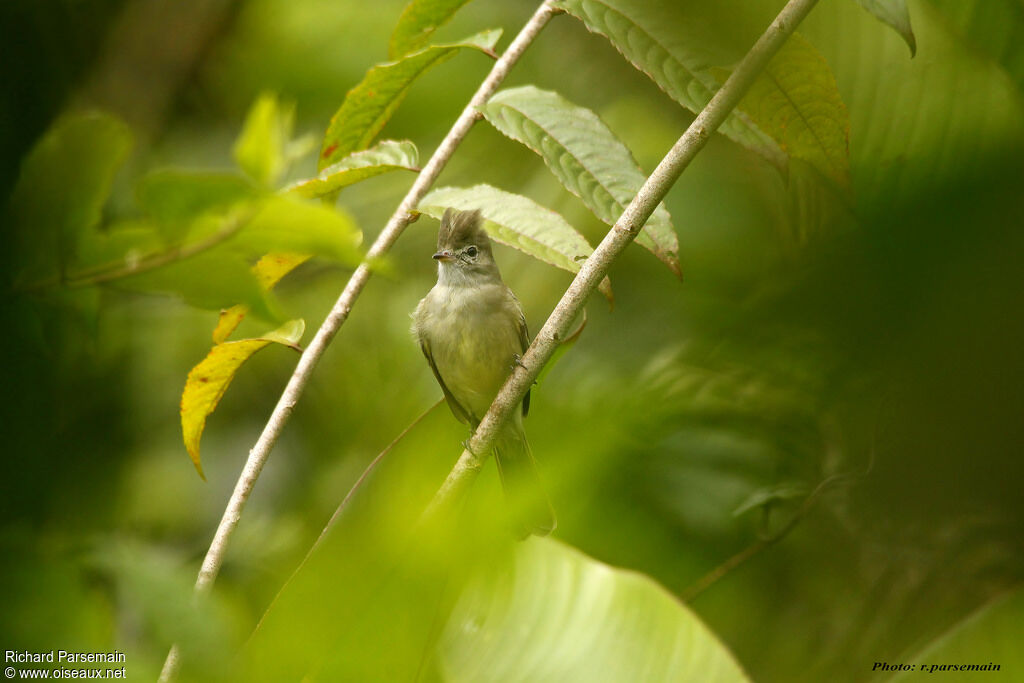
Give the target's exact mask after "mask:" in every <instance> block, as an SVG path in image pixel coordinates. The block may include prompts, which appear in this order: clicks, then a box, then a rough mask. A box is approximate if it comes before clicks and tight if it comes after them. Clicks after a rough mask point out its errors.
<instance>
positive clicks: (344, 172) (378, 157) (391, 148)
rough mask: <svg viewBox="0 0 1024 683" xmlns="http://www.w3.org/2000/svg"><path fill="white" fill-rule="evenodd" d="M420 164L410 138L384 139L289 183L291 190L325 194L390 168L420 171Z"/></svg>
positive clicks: (301, 193) (305, 194)
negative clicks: (309, 176) (306, 178)
mask: <svg viewBox="0 0 1024 683" xmlns="http://www.w3.org/2000/svg"><path fill="white" fill-rule="evenodd" d="M418 164H419V152H418V150H417V149H416V145H414V144H413V143H411V142H409V141H408V140H403V141H401V142H396V141H394V140H384V141H382V142H379V143H377V144H376V145H374V146H373V147H371V148H370V149H366V150H362V151H360V152H352V153H351V154H349V155H348V156H347V157H345V158H344V159H342V160H341V161H339V162H337V163H334V164H331V165H330V166H328V167H327V168H325V169H324V170H322V171H320V173H319V174H317V176H316V177H315V178H310V179H308V180H300V181H298V182H296V183H294V184H292V185H290V186H289V187H288V191H289V192H292V193H293V194H295V195H298V196H299V197H307V198H310V199H312V198H316V197H323V196H325V195H328V194H330V193H332V192H336V191H338V190H340V189H341V188H343V187H348V186H349V185H353V184H355V183H358V182H360V181H363V180H366V179H367V178H372V177H373V176H377V175H380V174H382V173H388V172H389V171H399V170H405V171H418V170H419V168H418Z"/></svg>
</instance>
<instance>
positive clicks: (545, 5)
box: [159, 0, 555, 683]
mask: <svg viewBox="0 0 1024 683" xmlns="http://www.w3.org/2000/svg"><path fill="white" fill-rule="evenodd" d="M552 3H553V0H544V2H542V3H541V4H540V6H539V7H538V8H537V10H536V11H535V12H534V13H533V16H531V17H530V19H529V20H528V21H527V23H526V25H524V26H523V28H522V30H521V31H520V32H519V35H517V36H516V37H515V38H514V39H513V40H512V43H511V44H510V45H509V46H508V49H507V50H505V52H504V54H502V56H501V58H500V59H498V61H497V62H495V63H494V66H493V67H491V71H490V73H488V74H487V77H486V78H485V79H484V81H483V82H482V83H481V84H480V87H479V88H478V89H477V91H476V93H475V94H474V95H473V97H472V98H471V99H470V101H469V104H467V105H466V107H465V108H464V109H463V110H462V113H461V114H460V115H459V117H458V119H456V121H455V123H454V124H453V125H452V127H451V130H449V131H448V134H447V135H446V136H445V138H444V140H442V141H441V144H440V145H438V147H437V149H436V150H435V151H434V154H433V156H431V157H430V160H429V161H428V162H427V164H426V165H425V166H424V167H423V171H422V172H420V174H419V175H418V176H417V178H416V181H415V182H414V183H413V185H412V187H411V188H410V189H409V192H408V193H407V194H406V195H405V198H404V199H403V200H402V202H401V203H400V204H399V205H398V208H397V209H396V210H395V212H394V213H393V214H392V215H391V218H390V220H388V222H387V225H385V226H384V229H383V230H382V231H381V233H380V235H378V237H377V239H376V240H375V241H374V243H373V245H372V246H371V247H370V249H369V251H368V252H367V254H366V258H365V259H364V260H363V263H362V264H360V265H359V267H358V268H356V270H355V272H354V273H353V274H352V276H351V277H350V278H349V281H348V284H347V285H345V289H344V290H343V291H342V292H341V295H340V296H339V297H338V300H337V301H336V302H335V304H334V307H333V308H332V309H331V312H330V313H329V314H328V315H327V318H326V319H325V320H324V322H323V324H322V325H321V326H320V328H319V329H318V330H317V332H316V335H314V337H313V339H312V341H310V343H309V346H307V347H306V350H305V351H304V352H303V354H302V356H301V357H300V358H299V363H298V365H297V366H296V368H295V371H294V372H293V373H292V376H291V378H290V379H289V380H288V384H287V386H286V387H285V389H284V391H283V392H282V394H281V398H280V399H279V400H278V402H277V405H276V406H275V407H274V411H273V413H271V415H270V418H269V419H268V420H267V424H266V426H264V428H263V432H262V433H261V434H260V437H259V439H258V440H257V441H256V444H255V445H254V446H253V448H252V450H250V451H249V457H248V459H247V460H246V463H245V466H244V467H243V469H242V472H241V474H240V476H239V478H238V482H237V483H236V484H235V488H234V491H233V492H232V494H231V498H230V499H229V500H228V504H227V507H226V508H225V510H224V515H223V516H222V517H221V521H220V523H219V524H218V526H217V531H216V533H215V534H214V537H213V541H212V542H211V543H210V548H209V550H207V552H206V557H205V558H204V559H203V565H202V568H200V570H199V576H198V578H197V579H196V585H195V595H196V596H197V597H200V598H201V597H203V596H205V595H206V594H207V593H208V592H209V591H210V589H211V587H212V586H213V583H214V581H215V580H216V578H217V573H218V572H219V571H220V567H221V564H222V563H223V562H224V555H225V553H226V550H227V544H228V541H229V539H230V538H231V535H232V533H233V532H234V530H235V527H237V526H238V521H239V520H240V519H241V516H242V510H243V509H244V508H245V504H246V502H247V501H248V500H249V495H250V494H251V493H252V489H253V487H254V486H255V485H256V480H257V479H258V478H259V476H260V472H261V471H262V470H263V465H264V464H265V463H266V461H267V458H268V457H269V455H270V451H271V450H272V449H273V447H274V444H275V443H276V442H277V439H278V437H279V436H280V434H281V432H282V430H283V429H284V425H285V424H286V423H287V422H288V418H289V417H291V413H292V410H294V409H295V404H296V403H297V402H298V400H299V397H300V396H301V395H302V393H303V391H304V390H305V388H306V384H307V383H308V382H309V378H310V377H311V376H312V373H313V369H314V368H315V367H316V364H317V362H318V361H319V360H320V357H321V356H322V355H323V353H324V351H325V350H326V349H327V346H328V345H329V344H330V342H331V340H332V339H333V338H334V335H335V334H337V332H338V329H340V328H341V326H342V324H343V323H344V322H345V320H346V319H348V315H349V312H350V311H351V310H352V306H353V304H354V303H355V301H356V299H357V298H358V297H359V294H360V293H361V292H362V290H363V287H365V286H366V282H367V281H368V280H369V279H370V275H371V274H372V267H371V264H373V263H374V262H376V261H378V260H379V259H380V258H381V257H382V256H384V254H386V253H387V252H388V250H389V249H390V248H391V246H392V245H393V244H394V243H395V241H396V240H397V239H398V238H399V236H401V234H402V232H403V231H404V230H405V228H406V226H407V225H409V223H410V222H411V220H412V218H413V215H414V213H413V212H414V210H415V209H416V206H417V205H418V204H419V201H420V200H421V199H422V198H423V196H424V195H425V194H426V193H427V190H428V189H429V188H430V186H431V185H432V184H433V183H434V181H435V180H436V179H437V177H438V175H440V173H441V170H442V169H443V168H444V167H445V165H446V164H447V163H448V160H449V159H450V158H451V156H452V154H453V153H454V152H455V149H456V148H457V147H458V146H459V144H460V143H461V142H462V140H463V139H464V138H465V137H466V135H467V134H468V133H469V131H470V129H471V128H472V127H473V124H474V123H475V122H476V121H477V119H478V118H479V111H478V107H481V106H483V105H484V104H485V103H486V102H487V100H489V99H490V98H491V96H492V95H493V94H494V92H495V91H496V90H497V89H498V86H499V85H500V84H501V82H502V81H503V80H504V79H505V77H506V76H507V75H508V73H509V71H510V70H511V68H512V66H513V65H514V64H515V63H516V62H517V61H519V58H520V57H521V56H522V54H523V52H524V51H525V50H526V48H527V47H528V46H529V45H530V43H532V42H533V40H534V39H535V38H536V37H537V35H538V34H539V33H540V31H541V29H542V28H544V26H545V24H547V22H548V20H549V19H550V18H551V17H552V16H553V15H554V14H555V11H554V9H553V7H552ZM180 661H181V657H180V651H179V648H178V646H177V645H174V646H172V647H171V650H170V652H169V653H168V654H167V659H166V660H165V661H164V667H163V670H162V671H161V673H160V678H159V682H160V683H168V682H169V681H172V680H174V678H175V676H176V674H177V671H178V668H179V667H180Z"/></svg>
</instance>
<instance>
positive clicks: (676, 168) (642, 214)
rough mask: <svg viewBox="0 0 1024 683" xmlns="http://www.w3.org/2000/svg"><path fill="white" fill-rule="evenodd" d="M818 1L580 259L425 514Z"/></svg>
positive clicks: (450, 493)
mask: <svg viewBox="0 0 1024 683" xmlns="http://www.w3.org/2000/svg"><path fill="white" fill-rule="evenodd" d="M816 3H817V0H789V2H787V3H786V6H785V7H783V8H782V11H781V12H779V15H778V16H777V17H775V20H774V21H773V22H772V23H771V25H770V26H769V27H768V29H767V30H766V31H765V32H764V33H763V34H762V35H761V37H760V38H758V40H757V42H756V43H754V46H753V47H752V48H750V51H749V52H747V54H746V55H745V56H744V57H743V59H742V61H740V63H739V65H738V66H737V67H736V70H735V71H733V72H732V75H730V76H729V78H728V79H727V80H726V81H725V83H724V84H722V87H721V88H720V89H719V90H718V92H716V93H715V95H714V97H712V98H711V101H710V102H708V104H707V106H706V107H704V110H703V111H701V113H700V114H698V115H697V118H696V119H694V121H693V123H691V124H690V127H689V128H687V129H686V132H685V133H683V135H682V137H680V138H679V140H678V141H676V144H675V145H674V146H673V147H672V149H671V150H669V152H668V154H666V155H665V158H663V159H662V160H661V163H660V164H658V167H657V168H656V169H654V172H653V173H651V175H650V177H649V178H648V179H647V181H646V182H645V183H644V185H643V187H641V188H640V191H639V192H638V193H637V195H636V197H634V198H633V201H632V202H630V204H629V206H627V207H626V210H625V211H623V212H622V216H620V217H619V220H618V221H616V222H615V225H614V226H612V229H611V230H609V231H608V233H607V234H606V235H605V237H604V239H603V240H602V241H601V244H600V245H598V247H597V249H596V250H595V251H594V253H593V254H591V255H590V257H589V258H588V259H587V260H586V262H585V263H584V264H583V267H582V268H581V269H580V272H579V273H577V274H576V277H575V278H574V279H573V281H572V284H570V285H569V289H567V290H566V292H565V294H564V295H562V299H561V301H559V302H558V305H557V306H555V309H554V310H553V311H552V312H551V316H550V317H548V319H547V322H545V323H544V327H542V328H541V330H540V332H538V333H537V337H536V339H534V340H533V343H532V344H530V348H529V349H527V351H526V353H525V354H524V355H523V358H522V363H521V364H517V365H516V367H515V368H514V369H513V371H512V374H511V375H510V376H509V378H508V379H507V380H506V381H505V385H504V386H503V387H502V388H501V391H499V392H498V395H497V396H496V397H495V399H494V402H493V403H492V404H491V408H490V410H488V411H487V415H485V416H484V419H483V421H482V422H481V423H480V425H479V426H478V427H477V429H476V432H475V433H474V434H473V437H472V438H471V439H470V440H469V442H468V443H467V444H466V448H465V449H464V450H463V451H462V455H461V456H459V459H458V461H457V462H456V463H455V466H454V467H453V468H452V471H451V472H450V473H449V474H448V478H447V479H445V481H444V483H443V484H442V485H441V488H440V489H439V490H438V492H437V494H436V495H435V496H434V499H433V500H432V501H431V503H430V505H429V506H428V508H427V510H426V512H425V513H424V516H427V517H429V516H432V515H434V514H436V513H437V512H439V511H440V509H442V508H445V507H447V506H448V505H450V504H451V503H452V502H453V501H454V500H456V499H457V498H458V497H459V496H460V495H461V493H462V492H463V491H464V490H465V489H466V487H467V486H468V485H469V484H470V483H471V482H472V481H473V479H474V478H475V477H476V475H477V473H478V472H479V471H480V468H481V467H482V466H483V463H484V459H485V458H486V456H487V454H488V453H489V452H490V449H491V445H492V444H493V443H494V440H495V437H496V436H497V435H498V433H499V431H500V429H501V426H502V425H503V424H504V423H505V420H507V419H508V418H509V416H510V415H511V414H512V411H513V410H516V409H517V408H518V406H519V404H520V402H521V401H522V400H523V397H524V396H525V395H526V392H527V391H528V390H529V389H530V387H531V386H532V385H533V382H534V380H536V378H537V375H539V374H540V371H541V369H542V368H543V367H544V364H545V363H547V362H548V360H550V358H551V356H552V354H553V353H554V352H555V349H556V348H557V347H558V344H559V342H560V340H561V339H562V338H563V337H564V336H565V333H566V331H567V330H568V326H569V324H570V323H571V321H572V320H573V318H575V317H576V315H577V314H579V312H580V309H582V308H583V304H584V303H586V301H587V299H588V298H589V297H590V295H591V294H593V293H594V290H595V289H597V285H598V283H600V282H601V280H602V279H603V278H604V276H605V275H606V274H607V273H608V269H609V268H610V267H611V264H612V263H613V262H614V261H615V259H616V258H618V256H619V255H620V254H621V253H622V252H623V251H624V250H625V248H626V247H627V246H628V245H629V243H630V242H632V241H633V239H634V238H635V237H636V235H637V233H639V232H640V229H641V228H642V227H643V225H644V223H645V222H646V221H647V219H648V218H649V217H650V215H651V213H653V211H654V208H655V207H656V206H657V205H658V203H659V202H660V201H661V200H662V199H663V198H664V197H665V195H666V194H667V193H668V191H669V189H670V188H671V187H672V185H673V184H675V182H676V180H677V179H678V178H679V176H680V174H681V173H682V172H683V171H684V170H685V169H686V167H687V166H688V165H689V164H690V162H691V161H692V160H693V158H694V157H695V156H696V155H697V152H699V151H700V150H701V149H702V148H703V147H704V144H705V143H706V142H707V140H708V137H710V135H711V133H713V132H714V131H715V130H716V129H717V128H718V127H719V126H720V125H722V123H723V122H724V121H725V119H726V117H727V116H728V115H729V113H730V112H731V111H732V110H733V109H734V108H735V107H736V105H737V104H739V102H740V100H741V99H743V96H744V95H745V94H746V92H747V90H749V89H750V86H751V85H753V83H754V81H755V79H756V78H757V76H758V74H759V73H760V72H761V70H762V69H764V67H765V66H766V65H767V64H768V62H769V61H770V60H771V58H772V57H773V56H774V55H775V53H776V52H778V50H779V48H780V47H782V44H783V43H784V42H786V39H787V38H788V37H789V36H790V34H791V33H793V31H794V30H795V29H796V27H797V25H798V24H799V23H800V22H801V21H803V19H804V17H806V16H807V13H808V12H810V11H811V8H813V7H814V5H815V4H816ZM477 454H482V455H477Z"/></svg>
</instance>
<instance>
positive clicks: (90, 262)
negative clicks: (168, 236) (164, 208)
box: [67, 221, 165, 281]
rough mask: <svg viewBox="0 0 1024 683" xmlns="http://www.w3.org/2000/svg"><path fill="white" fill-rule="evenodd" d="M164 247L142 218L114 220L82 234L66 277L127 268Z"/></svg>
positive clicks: (76, 278)
mask: <svg viewBox="0 0 1024 683" xmlns="http://www.w3.org/2000/svg"><path fill="white" fill-rule="evenodd" d="M164 248H165V247H164V243H163V240H162V239H161V237H160V234H159V232H158V231H157V230H156V228H155V227H154V226H153V225H152V224H151V223H148V222H145V221H127V222H123V223H116V224H114V225H112V226H110V227H109V228H108V229H107V230H104V231H103V232H99V231H89V232H88V233H86V234H85V235H83V236H82V240H81V242H80V243H79V246H78V254H77V257H76V258H75V265H74V266H73V267H71V268H69V269H68V273H67V279H68V280H69V281H74V280H78V279H81V278H85V277H88V276H89V275H90V274H95V273H99V272H107V271H112V270H115V269H122V268H131V267H132V265H133V264H138V263H139V262H140V261H142V260H143V259H144V258H146V257H148V256H152V255H153V254H157V253H159V252H161V251H163V249H164Z"/></svg>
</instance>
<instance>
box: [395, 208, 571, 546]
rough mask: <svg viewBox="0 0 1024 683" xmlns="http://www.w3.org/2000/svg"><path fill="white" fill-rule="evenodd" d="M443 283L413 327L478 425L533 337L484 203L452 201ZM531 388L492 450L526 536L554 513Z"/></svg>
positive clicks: (446, 385)
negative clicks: (538, 454) (530, 435)
mask: <svg viewBox="0 0 1024 683" xmlns="http://www.w3.org/2000/svg"><path fill="white" fill-rule="evenodd" d="M433 258H434V260H436V261H437V284H435V285H434V287H433V288H432V289H431V290H430V292H428V293H427V295H426V296H425V297H423V299H422V300H421V301H420V302H419V304H418V305H417V306H416V309H415V311H414V312H413V315H412V319H413V324H412V332H413V335H414V337H415V338H416V340H417V341H418V342H419V345H420V349H421V350H422V351H423V355H424V356H425V357H426V359H427V363H428V364H429V365H430V369H431V370H432V371H433V373H434V377H435V378H436V379H437V383H438V384H440V385H441V391H442V392H444V397H445V400H446V401H447V403H448V407H449V408H450V409H451V411H452V414H454V415H455V417H456V419H458V420H459V421H460V422H463V423H465V424H467V425H469V427H470V428H471V429H472V430H473V431H475V430H476V428H477V426H478V425H479V424H480V420H482V419H483V417H484V415H485V414H486V413H487V410H488V408H489V407H490V405H491V403H492V402H493V401H494V397H495V396H496V395H497V393H498V390H499V389H501V387H502V385H503V384H504V383H505V380H506V379H507V378H508V376H509V374H510V373H511V371H512V369H513V367H514V365H516V364H519V363H520V362H521V361H520V359H521V354H523V353H524V352H525V351H526V349H527V347H528V346H529V345H530V335H529V332H528V330H527V327H526V318H525V316H524V315H523V310H522V307H521V306H520V305H519V300H518V299H517V298H516V296H515V294H513V293H512V290H511V289H509V287H508V286H507V285H506V284H505V282H504V281H503V280H502V278H501V272H500V271H499V270H498V264H497V262H496V261H495V260H494V254H493V252H492V249H491V240H490V238H489V237H488V235H487V233H486V231H485V230H484V227H483V216H482V215H481V213H480V211H479V210H474V211H458V210H455V209H452V208H449V209H446V210H445V212H444V215H443V216H442V218H441V226H440V229H439V231H438V236H437V251H436V252H435V253H434V255H433ZM529 410H530V393H529V392H527V393H526V396H525V397H524V398H523V401H522V408H521V410H516V411H514V412H513V414H512V416H511V417H510V418H509V419H508V420H507V421H506V423H505V424H504V425H503V426H502V428H501V431H500V432H499V434H498V436H497V438H496V439H495V442H494V446H493V452H494V456H495V462H496V463H497V466H498V473H499V476H500V478H501V483H502V488H503V489H504V491H505V496H506V499H507V500H508V502H509V507H510V510H511V512H512V514H511V522H512V527H513V531H515V533H516V534H517V535H518V536H519V537H520V538H526V537H527V536H529V535H530V534H534V535H538V536H544V535H547V534H549V533H551V532H552V531H553V530H554V528H555V514H554V510H553V508H552V506H551V502H550V500H549V499H548V497H547V494H546V493H545V491H544V487H543V484H542V482H541V477H540V473H539V472H538V469H537V463H536V461H535V460H534V458H533V453H532V452H531V450H530V444H529V442H528V441H527V439H526V433H525V431H524V430H523V418H524V417H525V416H526V415H527V414H528V413H529Z"/></svg>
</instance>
